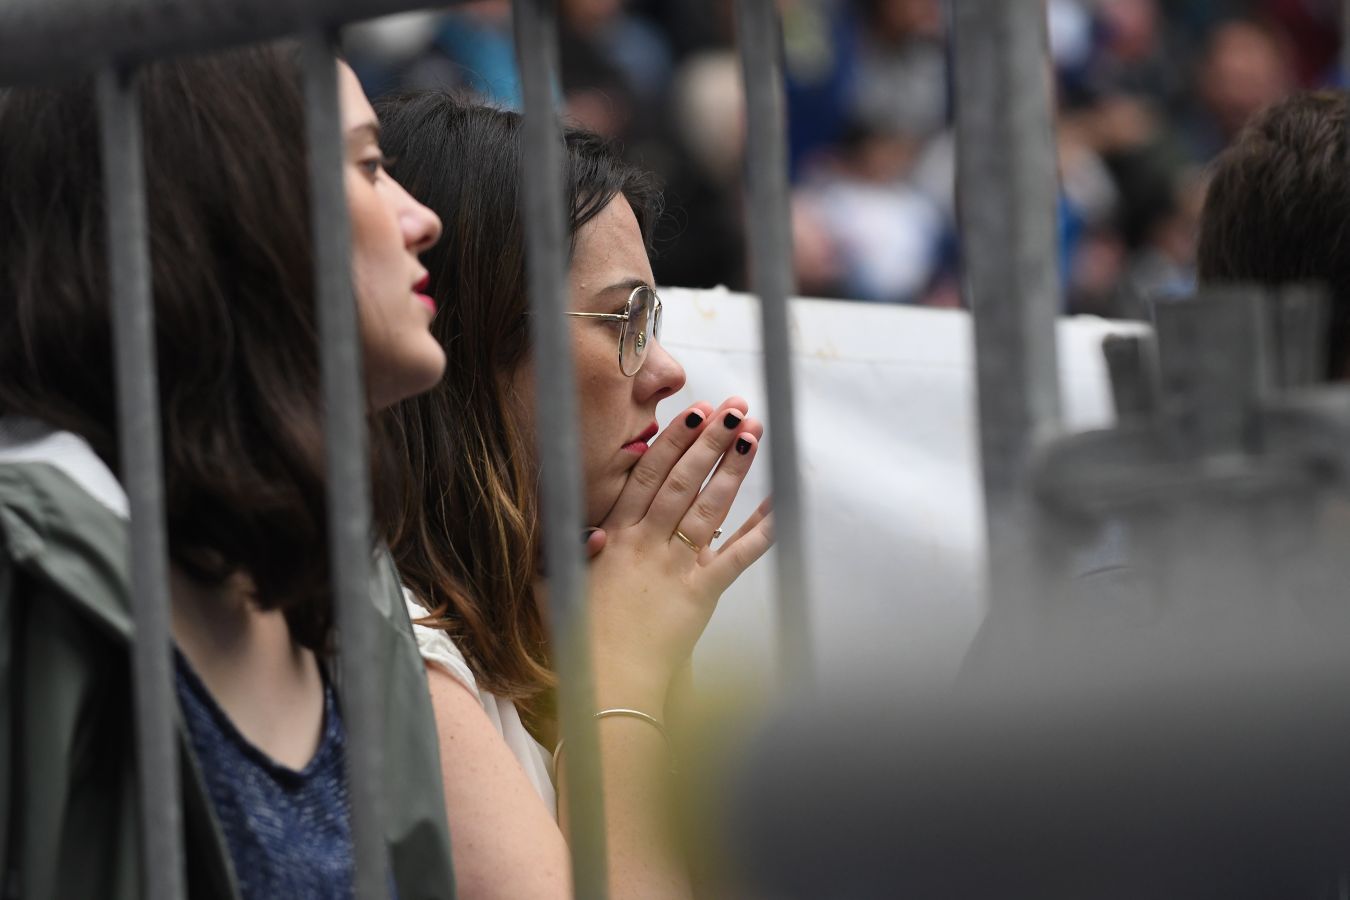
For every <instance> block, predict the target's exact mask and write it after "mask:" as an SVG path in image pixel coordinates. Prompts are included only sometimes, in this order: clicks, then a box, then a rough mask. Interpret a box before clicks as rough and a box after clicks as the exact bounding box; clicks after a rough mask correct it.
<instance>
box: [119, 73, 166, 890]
mask: <svg viewBox="0 0 1350 900" xmlns="http://www.w3.org/2000/svg"><path fill="white" fill-rule="evenodd" d="M98 109H99V134H100V140H101V145H102V151H103V190H104V202H105V204H106V207H107V225H106V227H107V234H108V266H109V281H110V284H111V287H112V325H113V340H114V345H115V351H114V352H115V357H116V360H117V411H118V437H119V440H120V448H121V455H122V467H121V468H122V472H121V475H122V483H123V485H124V486H125V488H126V492H127V500H128V503H129V506H130V510H131V608H132V614H133V616H134V617H135V622H136V640H135V641H133V642H132V679H133V682H134V688H133V690H134V694H133V696H134V702H135V709H136V751H137V753H136V759H137V764H138V765H137V773H138V775H139V776H140V782H141V783H140V797H141V836H142V842H141V852H142V865H143V867H144V877H145V881H144V885H145V896H146V897H148V898H151V900H176V898H179V897H182V896H184V891H183V886H184V874H183V872H184V870H183V853H182V846H181V835H182V821H181V819H182V814H181V811H180V809H179V790H178V777H179V775H178V742H177V738H176V735H175V733H174V720H173V709H174V704H175V698H174V694H173V687H172V684H173V666H172V661H171V655H170V649H169V648H170V644H169V568H168V537H167V534H166V531H165V524H164V483H163V476H162V472H163V460H162V457H161V455H160V421H159V387H158V378H157V374H156V356H155V326H154V317H155V311H154V303H153V295H152V286H151V283H150V243H149V223H148V219H147V213H146V202H145V163H144V160H143V158H142V152H141V108H140V98H139V96H138V94H137V88H136V83H135V76H134V73H132V72H130V71H127V70H124V69H121V68H114V67H109V68H105V69H103V70H101V71H100V72H99V75H98Z"/></svg>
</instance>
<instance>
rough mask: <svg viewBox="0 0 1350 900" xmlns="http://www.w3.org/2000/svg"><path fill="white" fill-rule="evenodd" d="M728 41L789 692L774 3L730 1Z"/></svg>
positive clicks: (788, 417)
mask: <svg viewBox="0 0 1350 900" xmlns="http://www.w3.org/2000/svg"><path fill="white" fill-rule="evenodd" d="M736 35H737V42H738V43H739V45H740V50H741V62H742V65H743V69H744V76H745V101H746V114H747V122H746V125H747V131H748V135H747V141H748V143H747V148H746V150H747V157H746V174H747V178H748V180H749V188H750V202H749V205H748V210H749V220H748V222H747V231H748V232H749V237H750V272H751V284H752V287H753V288H754V291H755V293H756V294H758V295H759V301H760V311H761V316H762V317H763V318H762V321H763V327H764V340H763V343H764V387H765V392H766V393H767V394H768V401H769V410H768V413H769V424H770V426H771V427H772V428H773V447H772V452H771V453H770V458H771V462H772V471H771V474H772V478H773V498H774V501H773V502H774V520H775V529H776V534H777V542H778V548H777V554H776V559H777V563H778V580H777V585H776V588H777V592H778V629H779V641H778V649H779V659H780V664H781V665H782V668H783V674H784V676H785V677H786V681H787V683H788V684H789V685H793V686H795V685H802V684H804V683H806V682H808V681H809V680H810V678H811V673H812V670H813V666H812V663H811V658H812V657H811V631H810V618H809V612H810V611H809V608H808V606H807V593H806V590H807V571H806V554H805V546H804V545H805V541H804V539H803V529H802V493H801V483H800V481H799V478H798V461H797V425H796V414H795V412H794V406H793V390H792V342H791V339H790V333H789V332H790V329H789V315H788V298H789V297H791V296H792V293H793V281H792V210H791V208H790V206H789V203H788V159H787V115H786V111H785V106H786V101H785V99H784V96H783V58H782V52H783V44H782V25H781V23H780V21H779V19H778V13H777V10H776V8H775V6H774V0H737V2H736Z"/></svg>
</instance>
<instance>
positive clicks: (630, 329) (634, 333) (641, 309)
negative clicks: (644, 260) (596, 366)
mask: <svg viewBox="0 0 1350 900" xmlns="http://www.w3.org/2000/svg"><path fill="white" fill-rule="evenodd" d="M655 306H656V292H655V291H653V290H652V289H651V288H646V287H641V288H638V289H637V290H636V291H634V292H633V296H632V298H631V299H630V300H629V305H628V321H627V322H626V323H624V326H625V327H624V330H623V343H622V344H621V345H620V347H619V363H620V367H621V368H622V369H623V374H625V375H636V374H637V372H638V369H641V368H642V362H643V360H645V359H646V358H647V348H648V347H650V346H651V342H652V340H653V339H654V338H655V331H654V328H653V326H654V324H655V322H654V316H653V310H654V309H655Z"/></svg>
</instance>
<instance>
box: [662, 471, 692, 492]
mask: <svg viewBox="0 0 1350 900" xmlns="http://www.w3.org/2000/svg"><path fill="white" fill-rule="evenodd" d="M666 487H667V488H668V489H670V491H671V492H672V493H675V494H692V493H693V492H694V490H695V488H696V487H697V485H695V484H694V483H693V481H692V480H691V479H690V478H689V476H688V475H685V474H684V473H683V472H671V473H670V477H669V478H667V479H666Z"/></svg>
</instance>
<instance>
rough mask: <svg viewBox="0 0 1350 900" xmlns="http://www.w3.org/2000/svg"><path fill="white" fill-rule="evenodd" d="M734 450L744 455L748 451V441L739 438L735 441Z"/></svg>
mask: <svg viewBox="0 0 1350 900" xmlns="http://www.w3.org/2000/svg"><path fill="white" fill-rule="evenodd" d="M736 452H737V453H739V454H740V455H741V456H744V455H745V454H747V453H749V452H750V442H749V441H747V440H746V439H745V438H740V439H739V440H737V441H736Z"/></svg>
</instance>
